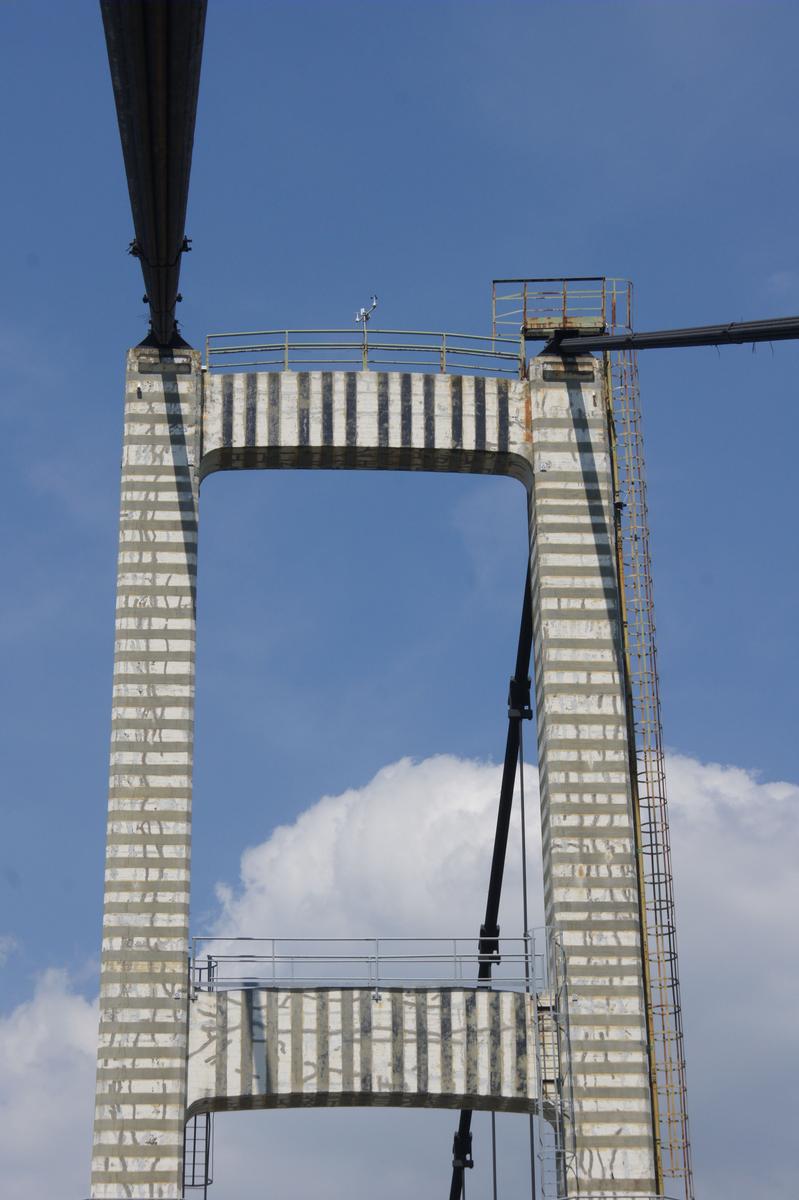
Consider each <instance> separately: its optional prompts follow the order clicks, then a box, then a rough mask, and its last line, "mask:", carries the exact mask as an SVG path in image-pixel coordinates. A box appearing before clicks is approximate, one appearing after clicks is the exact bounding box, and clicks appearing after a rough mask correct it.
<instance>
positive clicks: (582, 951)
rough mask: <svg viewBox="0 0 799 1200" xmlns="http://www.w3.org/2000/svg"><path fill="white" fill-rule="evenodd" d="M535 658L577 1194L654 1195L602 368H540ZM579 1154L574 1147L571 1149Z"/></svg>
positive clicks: (572, 1181) (533, 536) (547, 884)
mask: <svg viewBox="0 0 799 1200" xmlns="http://www.w3.org/2000/svg"><path fill="white" fill-rule="evenodd" d="M530 370H531V385H530V396H531V429H532V448H533V483H532V490H531V494H530V543H531V567H532V581H533V634H534V643H533V653H534V661H535V698H536V716H537V726H538V761H539V771H540V782H541V819H542V831H543V858H544V899H545V908H546V922H547V925H550V926H552V927H553V928H555V929H557V930H559V931H560V932H561V934H562V937H563V944H564V950H565V960H566V978H567V981H568V992H569V1023H570V1030H571V1055H570V1059H571V1072H572V1087H573V1097H574V1125H573V1130H572V1133H573V1143H572V1145H573V1151H574V1153H573V1155H572V1156H571V1157H567V1162H566V1168H567V1170H566V1183H567V1188H568V1193H569V1195H576V1196H579V1195H581V1194H592V1195H600V1196H601V1195H604V1196H608V1197H611V1196H631V1195H632V1196H634V1195H651V1194H653V1193H655V1191H656V1178H655V1160H654V1151H653V1138H652V1107H651V1094H650V1089H649V1074H648V1060H647V1043H646V1037H647V1027H646V1013H645V1006H644V990H643V962H642V955H643V947H642V938H641V927H640V917H639V907H638V885H637V875H636V861H635V841H634V831H633V822H632V810H631V796H630V780H629V763H628V745H627V731H626V719H625V698H624V682H623V669H622V668H623V660H622V643H621V635H622V631H621V627H620V610H619V593H618V580H617V577H616V561H615V540H614V539H615V533H614V521H613V502H614V497H613V492H612V482H611V471H610V451H609V439H608V431H607V425H606V416H605V407H604V400H603V394H602V383H601V379H600V378H596V379H595V363H594V362H593V360H591V359H590V358H587V359H582V360H580V359H578V360H575V361H574V362H573V363H571V364H570V363H569V362H568V360H566V361H565V362H564V360H561V359H547V358H539V359H535V360H533V362H532V363H531V364H530ZM567 1149H568V1147H567Z"/></svg>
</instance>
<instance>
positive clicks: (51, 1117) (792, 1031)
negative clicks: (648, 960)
mask: <svg viewBox="0 0 799 1200" xmlns="http://www.w3.org/2000/svg"><path fill="white" fill-rule="evenodd" d="M668 771H669V783H670V798H671V816H672V845H673V854H674V863H675V870H676V886H677V901H678V918H679V931H680V950H681V965H682V977H683V998H684V1002H685V1005H684V1006H685V1020H686V1034H687V1051H688V1071H689V1087H690V1093H691V1115H692V1124H693V1132H694V1149H695V1160H696V1169H697V1179H698V1188H697V1190H698V1194H700V1195H701V1196H702V1198H703V1200H743V1198H744V1197H748V1196H750V1195H753V1194H758V1195H759V1194H766V1193H768V1195H769V1196H770V1197H771V1200H788V1198H789V1197H792V1196H793V1195H794V1193H795V1183H794V1167H793V1162H792V1161H791V1157H790V1152H789V1147H790V1145H791V1143H792V1140H793V1125H792V1111H793V1109H794V1108H795V1079H794V1068H795V1063H796V1061H797V1050H798V1049H799V1046H797V1032H796V1023H795V1019H794V1016H793V996H794V994H795V992H796V989H797V985H799V970H797V955H796V935H795V932H794V923H795V909H796V894H797V874H796V865H795V864H796V862H797V860H798V859H799V855H798V854H797V850H799V846H797V841H799V820H797V817H799V787H796V786H795V785H793V784H788V783H770V782H763V781H761V780H760V779H758V778H757V777H756V776H755V775H754V774H752V773H750V772H747V771H745V770H741V769H740V768H736V767H729V766H719V765H715V764H703V763H700V762H697V761H696V760H694V759H690V758H685V757H682V756H680V755H672V756H670V759H669V763H668ZM526 778H527V782H528V787H527V792H528V838H529V842H528V846H529V857H530V865H531V878H530V887H531V897H532V898H533V899H534V901H535V906H534V907H533V909H532V912H533V918H532V919H533V921H535V922H539V923H540V920H541V909H540V893H541V886H540V838H539V835H538V811H537V809H538V805H537V788H536V785H535V781H534V780H535V772H534V770H531V769H528V770H527V772H526ZM499 780H500V768H499V767H497V766H495V765H493V764H489V763H481V762H469V761H464V760H462V759H457V758H453V757H449V756H443V755H442V756H438V757H434V758H430V759H426V760H424V761H422V762H412V761H411V760H409V759H403V760H401V761H400V762H397V763H394V764H392V765H391V766H387V767H385V768H384V769H383V770H381V771H379V772H378V773H377V775H376V776H375V777H374V778H373V779H372V780H371V781H370V782H369V783H367V784H366V785H365V786H364V787H362V788H358V789H352V790H350V791H347V792H344V793H342V794H341V795H338V796H326V797H323V798H322V799H321V800H319V801H318V803H317V804H315V805H313V806H312V807H311V808H309V809H308V810H307V811H306V812H305V813H303V814H302V815H301V816H300V817H299V818H298V820H297V821H296V822H294V824H292V825H290V826H283V827H280V828H278V829H276V830H274V832H273V833H272V835H271V836H270V837H269V838H268V839H267V840H266V841H265V842H263V843H261V844H260V845H258V846H252V847H250V848H249V849H247V850H246V851H245V852H244V854H243V855H242V860H241V875H240V879H239V880H238V881H236V882H233V883H226V884H224V885H220V888H219V901H220V904H219V912H218V918H217V920H216V922H215V923H214V929H213V930H210V931H206V932H216V933H218V934H220V935H222V936H226V937H227V936H235V935H236V934H242V935H250V936H252V935H270V936H271V935H278V936H294V937H297V936H320V937H321V936H341V935H346V936H366V935H370V934H381V935H385V936H389V935H418V936H438V935H441V934H442V933H443V934H461V935H463V934H465V935H469V934H472V933H473V932H474V930H476V928H477V926H478V925H479V922H480V920H481V919H482V908H483V903H484V899H485V889H486V883H487V875H488V866H489V856H490V850H491V844H492V839H493V831H494V820H495V816H496V802H497V796H498V792H499ZM519 859H520V855H519V822H518V808H517V810H516V817H515V820H514V827H513V836H512V839H511V846H510V849H509V859H508V869H507V875H506V899H505V902H504V911H503V913H502V925H503V931H505V932H507V933H513V932H516V931H518V930H519V928H520V925H521V911H520V861H519ZM95 1031H96V1016H95V1011H94V1009H93V1007H92V1006H91V1005H90V1004H88V1003H87V1001H85V1000H84V999H82V998H81V997H79V996H76V995H75V994H74V993H73V992H72V991H71V990H70V988H69V985H68V981H67V980H66V978H65V977H64V976H63V975H61V974H58V973H50V974H48V975H46V976H45V977H44V978H43V979H42V981H41V982H40V984H39V987H38V988H37V991H36V994H35V995H34V997H33V998H32V1000H30V1001H29V1002H28V1003H27V1004H24V1005H22V1006H21V1007H20V1008H18V1009H16V1010H15V1011H14V1012H13V1013H11V1014H10V1015H9V1016H8V1017H6V1018H5V1019H2V1020H0V1115H2V1121H0V1156H1V1157H2V1159H3V1161H4V1164H9V1165H8V1168H7V1173H6V1179H5V1180H4V1183H5V1193H4V1194H6V1195H8V1196H9V1197H10V1198H11V1200H17V1198H18V1197H19V1200H22V1197H23V1195H24V1196H25V1200H27V1198H28V1197H29V1196H32V1195H56V1194H57V1195H62V1194H63V1195H67V1194H72V1195H82V1194H83V1190H82V1189H83V1188H84V1187H85V1179H86V1171H87V1162H88V1142H89V1134H88V1122H89V1120H90V1115H91V1093H92V1085H93V1052H94V1039H95ZM20 1047H22V1049H20ZM478 1116H479V1117H480V1120H479V1121H477V1122H476V1126H475V1129H476V1136H477V1141H476V1150H477V1152H478V1153H477V1162H478V1166H477V1168H476V1170H475V1171H474V1173H473V1178H472V1179H470V1181H469V1182H470V1184H471V1185H472V1188H471V1190H472V1192H474V1193H475V1194H477V1193H478V1192H479V1193H480V1194H487V1193H488V1192H489V1191H490V1182H489V1179H488V1177H487V1174H486V1172H487V1168H488V1162H489V1156H488V1141H487V1118H486V1120H483V1117H484V1114H478ZM454 1124H455V1118H454V1114H451V1113H420V1112H416V1113H414V1112H405V1111H391V1112H382V1111H357V1112H356V1111H342V1112H323V1111H319V1112H314V1111H310V1110H304V1111H299V1112H281V1113H272V1114H263V1113H254V1114H233V1115H228V1116H225V1117H218V1118H217V1147H216V1182H215V1183H214V1186H213V1191H212V1193H211V1194H212V1195H213V1196H214V1200H250V1198H252V1200H255V1197H256V1196H258V1197H260V1196H261V1195H262V1194H263V1186H264V1184H263V1180H264V1179H265V1178H267V1177H268V1179H269V1181H270V1190H274V1191H275V1193H276V1194H280V1195H282V1196H283V1197H285V1200H292V1198H293V1197H300V1196H304V1195H307V1194H310V1193H312V1192H319V1191H322V1190H324V1194H325V1196H326V1197H327V1198H328V1200H339V1198H341V1200H344V1197H347V1198H348V1200H349V1198H350V1197H352V1196H358V1195H366V1194H369V1193H371V1191H373V1190H374V1181H375V1179H379V1180H380V1190H381V1192H382V1194H383V1195H385V1196H386V1197H394V1196H396V1197H400V1196H405V1195H407V1194H409V1193H411V1192H415V1193H418V1194H425V1195H426V1194H428V1193H429V1192H430V1191H431V1190H433V1191H435V1190H436V1189H438V1190H440V1191H442V1192H443V1191H444V1189H445V1188H446V1186H447V1178H448V1164H449V1148H450V1145H451V1135H452V1130H453V1129H454ZM498 1132H499V1137H500V1151H501V1159H502V1163H503V1172H504V1176H503V1186H502V1188H501V1190H504V1191H505V1194H516V1192H518V1191H519V1189H520V1188H523V1189H524V1188H526V1186H527V1184H526V1182H525V1169H526V1168H525V1161H526V1160H525V1155H526V1150H525V1145H524V1136H525V1125H524V1121H523V1120H522V1119H521V1118H515V1117H512V1116H509V1117H503V1118H502V1119H501V1120H499V1121H498ZM43 1147H46V1148H47V1151H48V1155H49V1158H48V1159H47V1160H45V1159H44V1158H43V1156H42V1148H43ZM51 1150H52V1151H53V1153H52V1154H50V1151H51ZM56 1161H57V1162H58V1164H59V1165H58V1169H57V1171H56V1170H55V1169H54V1168H53V1166H52V1164H53V1163H54V1162H56ZM70 1178H71V1179H72V1180H74V1182H72V1183H71V1185H70V1186H67V1182H66V1181H67V1180H68V1179H70ZM8 1181H10V1186H9V1183H8ZM46 1182H47V1186H45V1183H46Z"/></svg>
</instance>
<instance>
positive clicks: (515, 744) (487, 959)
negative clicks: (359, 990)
mask: <svg viewBox="0 0 799 1200" xmlns="http://www.w3.org/2000/svg"><path fill="white" fill-rule="evenodd" d="M532 648H533V599H532V582H531V578H530V570H529V568H528V570H527V578H526V580H525V584H524V602H523V607H522V619H521V625H520V628H519V642H518V645H517V649H516V667H515V670H514V672H513V678H512V679H511V681H510V694H509V696H508V734H507V738H506V741H505V761H504V763H503V766H502V782H501V784H500V788H499V806H498V808H497V827H496V831H495V833H494V851H493V854H492V856H491V874H490V876H489V880H488V896H487V898H486V907H485V918H484V920H483V924H482V926H481V927H480V941H479V943H478V950H479V960H480V961H479V966H478V968H477V978H478V980H481V981H483V982H486V981H487V980H489V979H490V978H491V971H492V968H493V965H494V961H495V959H496V956H497V954H498V951H499V923H498V922H499V902H500V899H501V898H502V880H503V877H504V874H505V858H506V856H507V851H508V834H509V832H510V818H511V810H512V808H513V791H514V788H515V787H516V768H517V765H518V762H519V742H520V738H519V726H520V722H521V721H523V720H525V719H529V718H530V717H531V716H532V712H531V710H530V655H531V653H532ZM471 1127H472V1111H471V1109H468V1108H466V1109H463V1111H462V1112H461V1115H460V1120H459V1122H458V1130H457V1133H456V1134H455V1143H454V1151H455V1152H454V1153H453V1159H454V1158H455V1157H459V1158H460V1161H463V1158H464V1157H465V1156H466V1153H467V1151H466V1150H465V1148H466V1147H467V1146H469V1144H470V1140H469V1135H470V1132H471ZM459 1148H460V1149H459ZM463 1172H464V1167H463V1166H460V1165H456V1164H455V1162H453V1166H452V1180H451V1182H450V1188H449V1196H450V1200H460V1197H461V1195H462V1193H463Z"/></svg>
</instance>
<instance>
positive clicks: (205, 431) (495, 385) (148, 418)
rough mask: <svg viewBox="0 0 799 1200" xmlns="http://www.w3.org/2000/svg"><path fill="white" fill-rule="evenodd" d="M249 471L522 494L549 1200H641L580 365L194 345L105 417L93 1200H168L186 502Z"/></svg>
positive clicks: (601, 516)
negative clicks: (561, 1127)
mask: <svg viewBox="0 0 799 1200" xmlns="http://www.w3.org/2000/svg"><path fill="white" fill-rule="evenodd" d="M259 467H267V468H280V467H284V468H292V467H300V468H303V467H310V468H313V467H338V468H342V467H343V468H365V469H408V470H433V471H461V472H485V473H491V474H505V475H510V476H513V477H515V478H517V479H520V480H521V481H522V482H523V483H524V485H525V487H526V489H527V492H528V497H529V511H530V538H531V563H532V571H533V582H534V591H533V620H534V630H535V646H534V658H535V684H536V687H535V694H536V715H537V725H538V742H539V763H540V774H541V805H542V809H541V815H542V825H543V834H544V842H543V855H544V875H545V889H546V906H547V920H548V922H549V923H551V924H552V925H553V926H554V927H555V928H556V929H559V930H561V932H562V933H563V938H564V944H565V950H566V967H567V974H568V978H569V987H570V1002H571V1013H572V1018H571V1032H572V1052H571V1062H572V1068H573V1077H572V1080H571V1082H572V1084H573V1096H574V1110H575V1120H574V1123H573V1127H572V1129H571V1130H570V1133H571V1134H572V1135H573V1139H574V1140H573V1146H574V1151H575V1153H574V1157H573V1159H572V1160H571V1167H570V1175H569V1189H570V1192H571V1193H573V1194H578V1193H579V1194H581V1195H587V1194H588V1193H592V1194H594V1193H595V1194H598V1195H602V1196H612V1197H621V1196H623V1195H638V1196H641V1197H643V1196H645V1195H648V1194H650V1193H652V1192H653V1191H654V1160H653V1146H652V1135H651V1101H650V1091H649V1082H648V1077H647V1064H646V1023H645V1019H644V1002H643V980H642V942H641V931H640V921H639V915H638V892H637V883H636V873H635V845H634V838H633V827H632V822H631V809H630V788H629V766H628V762H627V742H626V715H625V708H624V689H623V682H622V677H621V657H620V655H621V630H620V625H619V603H618V582H617V579H616V574H615V544H614V532H613V512H612V505H613V496H612V494H611V478H610V470H609V449H608V437H607V428H606V421H605V403H604V396H603V390H602V381H601V377H600V375H599V373H598V370H597V363H596V362H595V360H593V359H591V358H590V357H583V358H580V359H578V360H573V361H566V362H564V361H562V360H560V359H557V358H551V357H542V358H540V359H536V360H533V362H532V364H531V377H530V380H529V382H528V381H524V382H522V381H509V380H497V379H491V378H486V379H481V378H475V377H470V376H459V375H444V374H441V375H432V374H411V373H402V372H396V373H389V372H385V373H383V372H373V371H365V372H296V373H293V372H285V373H280V374H277V373H270V372H260V373H259V372H256V373H246V372H241V373H233V374H228V375H214V376H211V375H207V374H206V375H205V376H204V377H203V376H202V374H201V371H200V367H199V361H198V357H197V355H196V354H194V353H193V352H188V351H187V352H185V353H181V354H177V355H176V356H175V361H173V360H169V359H168V358H165V359H163V360H162V359H159V356H158V354H157V352H156V351H146V350H143V349H137V350H134V351H131V353H130V355H129V360H128V375H127V395H126V408H125V441H124V455H123V480H122V483H123V493H122V515H121V521H120V555H119V569H118V570H119V574H118V592H117V645H116V662H115V675H114V708H113V735H112V759H111V785H110V792H109V818H108V822H109V823H108V831H109V832H108V848H107V855H106V896H105V915H104V926H105V929H104V943H103V960H102V978H101V1029H100V1050H99V1070H98V1084H97V1119H96V1123H95V1151H94V1162H93V1175H92V1195H93V1197H95V1198H96V1200H112V1198H113V1200H117V1198H121V1197H132V1198H136V1197H149V1198H163V1200H167V1198H170V1200H173V1198H175V1197H178V1196H179V1195H180V1187H181V1183H180V1175H181V1166H180V1158H181V1146H182V1137H183V1133H182V1130H183V1121H184V1118H185V1113H186V1075H187V1049H188V1048H187V1010H186V1004H187V1002H186V998H185V956H186V951H187V936H188V930H187V919H188V903H189V853H190V812H191V770H192V761H193V747H192V737H193V711H194V661H195V642H194V637H195V632H194V631H195V625H194V620H195V613H194V601H195V586H196V553H197V498H198V488H199V481H200V479H201V478H203V477H204V476H206V475H209V474H211V473H213V472H215V471H219V470H229V469H248V468H259ZM251 932H252V933H254V934H256V933H261V932H263V931H258V930H253V931H251ZM342 932H346V931H342ZM228 1003H229V1001H228ZM192 1026H193V1027H194V1020H192ZM377 1052H378V1054H379V1053H380V1052H381V1051H380V1050H378V1051H377ZM192 1069H194V1068H192ZM392 1070H393V1068H392ZM403 1070H404V1067H403ZM226 1086H227V1084H226ZM288 1094H295V1093H288ZM326 1094H332V1093H326ZM343 1094H344V1092H343V1091H342V1093H341V1095H343ZM372 1094H373V1095H374V1096H382V1097H385V1096H391V1095H392V1093H391V1092H390V1091H388V1092H380V1091H373V1093H372ZM397 1095H399V1093H397ZM375 1102H378V1101H377V1100H375ZM379 1102H381V1103H385V1102H386V1101H385V1099H382V1100H380V1101H379Z"/></svg>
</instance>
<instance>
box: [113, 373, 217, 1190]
mask: <svg viewBox="0 0 799 1200" xmlns="http://www.w3.org/2000/svg"><path fill="white" fill-rule="evenodd" d="M180 358H181V359H182V360H183V361H182V362H180V363H175V362H173V361H172V360H170V359H165V360H161V359H160V358H159V355H158V352H157V351H155V350H149V351H148V350H144V349H136V350H132V351H131V352H130V353H129V355H128V364H127V381H126V395H125V424H124V437H123V452H122V502H121V513H120V525H119V560H118V570H117V602H116V650H115V656H114V684H113V701H112V721H111V725H112V733H111V773H110V786H109V800H108V837H107V845H106V864H105V898H104V909H103V949H102V959H101V974H100V1034H99V1049H98V1070H97V1096H96V1109H95V1123H94V1152H93V1159H92V1184H91V1188H92V1190H91V1194H92V1196H93V1197H95V1198H96V1200H106V1198H108V1200H111V1198H114V1200H117V1198H119V1197H170V1198H171V1197H176V1196H179V1195H180V1194H181V1181H182V1171H183V1126H184V1117H185V1106H186V1048H187V995H186V992H187V989H186V983H187V976H186V973H187V953H188V932H189V931H188V922H189V867H190V854H191V772H192V758H193V722H194V650H195V587H196V571H197V494H198V472H197V468H198V463H199V432H200V423H199V418H200V397H201V388H200V369H199V367H200V364H199V356H198V355H197V354H195V353H194V352H187V353H186V354H182V355H181V356H180Z"/></svg>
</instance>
